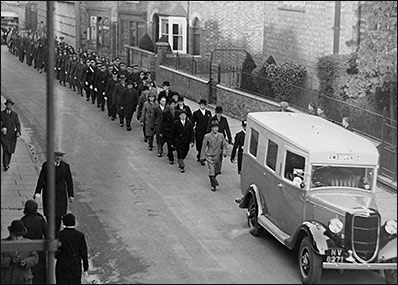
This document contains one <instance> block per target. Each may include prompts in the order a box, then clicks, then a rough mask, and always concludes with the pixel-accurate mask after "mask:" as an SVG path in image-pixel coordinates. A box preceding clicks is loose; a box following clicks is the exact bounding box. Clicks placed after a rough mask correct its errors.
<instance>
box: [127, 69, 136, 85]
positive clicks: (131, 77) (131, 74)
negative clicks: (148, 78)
mask: <svg viewBox="0 0 398 285" xmlns="http://www.w3.org/2000/svg"><path fill="white" fill-rule="evenodd" d="M126 78H127V80H131V81H133V84H134V85H135V82H134V72H133V66H132V65H129V66H127V74H126Z"/></svg>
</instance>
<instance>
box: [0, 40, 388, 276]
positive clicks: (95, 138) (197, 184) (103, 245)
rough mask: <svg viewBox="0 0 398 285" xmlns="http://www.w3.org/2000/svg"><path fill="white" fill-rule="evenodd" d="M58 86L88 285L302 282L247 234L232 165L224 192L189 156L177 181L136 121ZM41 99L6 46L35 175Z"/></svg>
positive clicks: (31, 76) (281, 255)
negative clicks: (127, 123)
mask: <svg viewBox="0 0 398 285" xmlns="http://www.w3.org/2000/svg"><path fill="white" fill-rule="evenodd" d="M54 85H55V96H56V105H57V108H56V112H55V115H56V121H55V125H56V136H55V145H56V147H58V148H61V149H62V150H64V151H65V152H66V155H65V161H67V162H68V163H70V165H71V169H72V174H73V178H74V184H75V189H76V190H75V192H76V194H75V202H74V203H73V204H72V205H71V206H70V210H71V212H73V213H74V214H76V216H77V221H78V228H79V229H80V230H82V231H83V232H85V233H86V235H87V240H88V246H89V255H90V265H91V269H90V274H91V277H90V278H92V280H94V282H96V283H207V284H209V283H263V284H264V283H280V284H282V283H283V284H287V283H300V277H299V272H298V266H297V257H296V253H295V252H291V251H289V250H288V249H287V248H285V247H284V246H282V245H281V244H280V243H279V242H278V241H277V240H276V239H274V238H273V237H271V236H269V235H265V236H262V237H258V238H255V237H253V236H251V235H250V234H249V232H248V227H247V222H246V218H245V211H244V210H242V209H239V208H238V206H237V204H236V203H235V202H234V198H235V197H239V196H240V190H239V176H238V174H237V170H236V164H231V163H230V162H229V160H228V159H225V160H224V165H223V169H222V175H220V177H219V182H220V186H221V189H220V190H219V191H217V192H212V191H210V186H209V181H208V169H207V166H201V165H200V164H199V163H198V162H196V159H195V156H196V150H195V148H192V149H191V150H190V153H189V155H188V158H187V159H186V164H187V165H186V173H180V172H179V169H178V167H177V164H175V165H169V164H168V161H167V158H166V157H165V156H163V157H162V158H158V157H157V156H156V152H155V151H152V152H150V151H148V147H147V144H146V143H144V141H143V136H142V130H141V126H140V125H139V123H138V122H137V120H136V117H135V114H134V118H133V125H132V127H133V130H132V131H131V132H127V131H126V129H125V127H124V128H121V127H120V126H119V124H118V123H117V121H111V120H110V118H109V117H108V115H107V112H106V111H105V112H101V111H100V110H99V109H98V108H97V107H96V105H93V104H91V102H86V100H85V98H84V97H81V96H78V95H77V93H76V92H73V91H72V90H71V89H69V88H66V87H61V86H60V84H59V83H58V81H54ZM45 91H46V75H45V73H43V74H39V73H38V72H37V71H35V70H34V69H33V68H32V67H28V66H27V65H26V64H25V63H20V62H19V61H18V59H17V57H15V56H12V55H11V54H10V53H9V52H8V50H7V48H6V47H5V46H2V47H1V92H2V95H3V96H4V97H6V98H8V97H9V98H12V100H13V101H14V102H15V106H14V109H15V110H16V111H18V112H19V115H20V117H21V120H22V123H23V126H24V130H23V132H24V133H25V134H27V135H28V136H29V140H28V143H30V144H31V146H32V147H31V148H32V150H33V151H34V155H35V157H36V158H37V161H38V162H39V163H38V166H39V167H40V166H41V163H42V162H43V161H44V159H45V152H44V151H45V147H46V92H45ZM195 105H196V104H195ZM195 109H196V106H194V109H193V110H195ZM233 135H234V134H233ZM155 149H156V147H155ZM165 150H166V147H165ZM33 192H34V189H32V195H33ZM322 282H324V283H329V284H332V283H333V284H335V283H346V284H352V283H357V284H361V283H378V284H383V283H385V282H384V280H383V279H382V278H381V277H380V276H379V275H378V274H377V273H375V272H363V271H358V272H356V271H345V272H344V273H340V272H339V271H324V275H323V280H322Z"/></svg>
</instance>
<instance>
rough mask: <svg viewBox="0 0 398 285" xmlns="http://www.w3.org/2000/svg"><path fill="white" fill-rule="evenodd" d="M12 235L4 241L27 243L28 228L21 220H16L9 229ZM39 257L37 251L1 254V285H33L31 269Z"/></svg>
mask: <svg viewBox="0 0 398 285" xmlns="http://www.w3.org/2000/svg"><path fill="white" fill-rule="evenodd" d="M8 231H9V233H10V235H9V236H8V237H7V238H5V239H2V240H3V241H26V240H28V239H26V238H24V237H23V235H24V234H26V231H27V230H26V228H25V225H24V223H23V222H22V221H21V220H14V221H12V222H11V225H10V226H9V227H8ZM38 260H39V256H38V254H37V252H36V251H20V252H19V251H14V252H1V284H32V279H33V275H32V271H31V268H32V267H34V266H36V264H37V262H38Z"/></svg>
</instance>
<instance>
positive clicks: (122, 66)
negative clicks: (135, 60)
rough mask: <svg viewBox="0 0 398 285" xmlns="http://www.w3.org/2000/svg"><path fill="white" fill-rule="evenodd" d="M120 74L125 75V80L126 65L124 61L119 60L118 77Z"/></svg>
mask: <svg viewBox="0 0 398 285" xmlns="http://www.w3.org/2000/svg"><path fill="white" fill-rule="evenodd" d="M121 75H124V76H125V77H126V80H127V65H126V63H124V62H121V63H120V64H119V77H120V76H121Z"/></svg>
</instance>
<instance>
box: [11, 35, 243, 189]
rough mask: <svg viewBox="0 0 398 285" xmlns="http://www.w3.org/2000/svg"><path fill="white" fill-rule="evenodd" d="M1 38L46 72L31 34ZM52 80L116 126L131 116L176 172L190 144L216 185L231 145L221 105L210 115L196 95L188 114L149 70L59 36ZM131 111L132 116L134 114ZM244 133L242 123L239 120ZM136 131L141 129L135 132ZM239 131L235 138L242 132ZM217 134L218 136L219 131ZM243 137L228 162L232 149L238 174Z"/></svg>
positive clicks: (127, 123)
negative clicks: (88, 50) (103, 54)
mask: <svg viewBox="0 0 398 285" xmlns="http://www.w3.org/2000/svg"><path fill="white" fill-rule="evenodd" d="M8 38H9V39H10V40H9V41H7V45H8V47H9V51H10V52H11V53H12V54H14V55H15V56H17V57H18V58H19V60H20V61H21V62H24V59H25V58H26V64H27V65H28V66H32V67H33V68H34V69H36V70H37V71H39V72H40V73H42V72H43V70H44V71H45V72H48V71H47V70H46V60H47V52H48V51H47V40H46V39H45V38H41V37H40V36H38V35H37V34H30V33H28V32H24V31H21V32H19V33H15V34H13V35H12V36H11V37H10V36H8ZM54 55H55V67H54V73H55V78H56V80H57V81H58V82H59V84H60V85H61V86H63V87H65V88H69V89H71V90H73V91H74V92H76V94H77V95H80V96H81V97H83V98H84V99H85V100H86V101H87V103H91V104H92V105H94V106H96V107H97V108H98V109H99V110H100V111H102V112H105V113H107V115H108V116H109V118H110V120H112V121H116V123H118V125H119V126H120V127H121V128H125V129H126V130H127V131H132V120H133V118H134V117H135V118H136V119H137V120H138V122H139V123H140V124H141V126H142V135H143V140H144V142H145V143H147V144H148V150H149V151H153V149H154V147H155V146H156V154H157V156H158V157H163V155H164V154H165V156H166V157H167V160H168V162H169V164H171V165H173V164H174V163H175V161H176V160H177V163H178V167H179V170H180V172H181V173H184V172H185V159H186V157H187V154H188V152H189V150H190V148H192V147H194V146H196V151H197V155H196V159H197V161H198V162H199V163H200V165H202V166H204V165H206V162H207V165H208V167H209V178H210V184H211V190H212V191H216V189H218V182H217V180H216V177H217V176H218V175H220V174H221V166H222V159H223V156H224V157H225V156H226V153H227V151H228V149H229V148H230V147H229V146H230V145H231V144H232V135H231V131H230V127H229V123H228V120H227V118H226V117H224V116H223V115H222V113H223V109H222V106H217V107H216V110H215V113H216V114H214V116H213V115H212V113H211V111H210V110H208V109H207V102H206V100H205V99H201V100H200V101H199V102H198V104H199V108H198V109H197V110H196V111H194V112H192V111H191V109H190V107H189V106H188V105H186V104H184V96H183V95H182V94H179V93H178V92H176V91H174V90H172V89H171V88H170V85H171V84H170V82H168V81H164V82H163V84H162V90H161V91H160V92H158V89H157V86H156V83H155V82H154V80H152V78H151V73H150V72H148V71H144V70H140V68H139V66H138V65H137V64H132V65H128V66H127V65H126V63H125V62H122V61H121V59H120V57H115V58H113V59H107V58H105V57H103V56H100V55H98V54H97V53H96V52H91V53H89V52H87V50H85V49H83V48H78V49H77V51H76V52H75V50H74V48H73V47H72V46H71V45H69V44H68V43H66V42H65V41H64V38H63V37H60V39H59V41H57V40H56V39H55V51H54ZM134 114H135V116H134ZM242 127H243V130H242V132H244V133H245V122H242ZM139 132H141V130H140V131H139ZM242 132H240V133H241V134H240V138H241V137H242V135H243V136H244V133H243V134H242ZM219 134H221V136H220V135H219ZM243 141H244V139H243V140H242V139H239V140H236V137H235V145H234V147H233V148H232V154H231V162H234V157H235V153H236V152H238V173H240V168H241V160H242V158H241V154H242V151H243Z"/></svg>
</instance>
